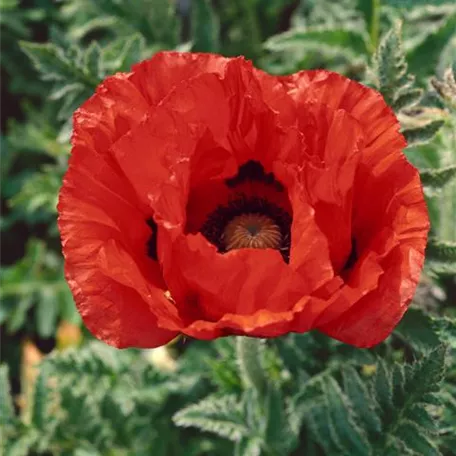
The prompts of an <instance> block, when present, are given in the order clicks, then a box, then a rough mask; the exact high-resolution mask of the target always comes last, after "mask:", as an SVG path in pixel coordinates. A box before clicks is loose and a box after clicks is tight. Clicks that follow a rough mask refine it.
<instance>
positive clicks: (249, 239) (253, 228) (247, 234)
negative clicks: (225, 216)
mask: <svg viewBox="0 0 456 456" xmlns="http://www.w3.org/2000/svg"><path fill="white" fill-rule="evenodd" d="M223 242H224V244H225V249H226V250H227V251H229V250H233V249H242V248H255V249H277V248H279V247H280V244H281V242H282V234H281V232H280V228H279V226H278V225H277V224H276V223H274V221H273V220H272V219H270V218H269V217H267V216H266V215H261V214H242V215H238V216H237V217H234V218H233V219H232V220H231V221H230V222H229V223H228V224H227V226H226V228H225V230H224V232H223Z"/></svg>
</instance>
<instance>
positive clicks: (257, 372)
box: [236, 336, 266, 397]
mask: <svg viewBox="0 0 456 456" xmlns="http://www.w3.org/2000/svg"><path fill="white" fill-rule="evenodd" d="M261 345H262V341H261V339H256V338H253V337H245V336H239V337H238V338H237V342H236V351H237V357H238V363H239V370H240V372H241V377H242V380H243V381H244V383H245V385H246V386H247V387H252V388H254V389H255V390H256V391H257V393H258V395H259V396H260V397H261V396H263V395H264V394H265V391H266V377H265V374H264V369H263V366H262V364H261V357H262V349H261Z"/></svg>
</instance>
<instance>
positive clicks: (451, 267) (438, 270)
mask: <svg viewBox="0 0 456 456" xmlns="http://www.w3.org/2000/svg"><path fill="white" fill-rule="evenodd" d="M427 267H428V268H429V270H430V272H431V274H432V275H433V276H449V277H454V276H455V275H456V263H448V262H442V261H429V262H428V264H427Z"/></svg>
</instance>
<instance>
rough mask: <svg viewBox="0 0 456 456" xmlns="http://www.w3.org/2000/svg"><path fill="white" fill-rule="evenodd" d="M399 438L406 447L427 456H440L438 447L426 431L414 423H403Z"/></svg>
mask: <svg viewBox="0 0 456 456" xmlns="http://www.w3.org/2000/svg"><path fill="white" fill-rule="evenodd" d="M397 438H399V439H400V440H401V441H402V442H404V444H405V445H406V447H408V448H409V449H411V450H412V451H414V452H416V453H417V454H423V455H426V456H440V454H441V453H440V451H439V450H438V448H437V446H436V445H435V444H434V443H433V442H432V441H431V440H430V439H429V438H428V437H427V435H426V431H425V430H424V429H423V428H422V427H420V426H418V425H417V424H416V423H414V422H412V421H406V422H404V423H402V424H401V425H400V426H399V428H398V429H397Z"/></svg>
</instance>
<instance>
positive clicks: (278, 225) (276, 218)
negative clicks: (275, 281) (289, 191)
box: [200, 194, 292, 263]
mask: <svg viewBox="0 0 456 456" xmlns="http://www.w3.org/2000/svg"><path fill="white" fill-rule="evenodd" d="M236 196H237V197H236V198H234V199H232V200H231V201H230V202H229V203H228V204H227V205H224V206H219V207H217V209H216V210H215V211H213V212H212V213H211V214H209V216H208V218H207V220H206V222H205V223H204V225H203V226H202V227H201V230H200V231H201V234H203V235H204V237H205V238H206V239H207V240H208V241H209V242H211V243H212V244H213V245H215V246H216V247H217V249H218V251H219V252H221V253H223V252H227V251H228V250H232V249H236V248H237V249H239V248H248V247H250V248H273V249H276V250H278V251H279V252H280V254H281V255H282V257H283V259H284V260H285V262H287V263H288V261H289V258H290V243H291V223H292V216H291V215H290V214H289V213H288V212H287V211H286V210H284V209H283V208H282V207H280V206H277V205H275V204H273V203H270V202H269V201H267V200H266V199H264V198H261V197H256V196H252V197H247V196H246V195H243V194H238V195H236ZM247 217H254V218H250V219H247ZM247 220H250V221H251V222H253V221H255V224H251V226H249V227H247V225H246V222H247ZM258 222H262V223H260V224H259V225H258ZM228 226H230V228H228ZM242 226H244V228H242ZM236 227H238V229H237V230H235V229H234V228H236ZM246 227H247V228H250V233H248V232H246ZM241 228H242V229H241ZM259 228H263V230H264V231H263V232H262V233H261V236H258V234H259V232H258V229H259ZM254 234H256V235H257V236H256V237H255V238H254V239H252V236H253V235H254ZM279 235H280V236H279Z"/></svg>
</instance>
